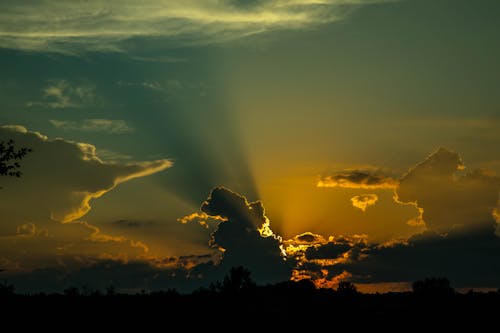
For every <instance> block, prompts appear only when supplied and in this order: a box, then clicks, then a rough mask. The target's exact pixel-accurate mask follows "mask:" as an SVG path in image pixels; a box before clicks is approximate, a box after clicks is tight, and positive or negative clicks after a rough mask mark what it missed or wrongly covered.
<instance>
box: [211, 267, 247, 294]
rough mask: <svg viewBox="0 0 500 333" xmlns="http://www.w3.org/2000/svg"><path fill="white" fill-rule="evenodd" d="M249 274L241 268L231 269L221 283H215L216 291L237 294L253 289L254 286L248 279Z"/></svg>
mask: <svg viewBox="0 0 500 333" xmlns="http://www.w3.org/2000/svg"><path fill="white" fill-rule="evenodd" d="M250 275H251V273H250V271H249V270H248V269H246V268H245V267H242V266H238V267H232V268H231V269H230V271H229V273H228V274H227V275H226V276H225V277H224V280H223V281H222V284H221V283H217V285H216V289H218V291H220V292H221V293H224V294H231V295H235V294H239V293H241V292H242V291H245V290H249V289H252V288H255V286H256V284H255V282H254V281H253V280H252V279H251V277H250Z"/></svg>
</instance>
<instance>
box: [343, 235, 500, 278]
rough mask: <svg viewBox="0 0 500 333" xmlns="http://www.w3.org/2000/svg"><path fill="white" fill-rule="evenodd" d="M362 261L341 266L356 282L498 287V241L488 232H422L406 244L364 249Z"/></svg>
mask: <svg viewBox="0 0 500 333" xmlns="http://www.w3.org/2000/svg"><path fill="white" fill-rule="evenodd" d="M365 254H366V256H365V257H364V258H363V259H362V260H358V261H351V262H349V263H345V264H341V265H339V266H338V268H337V269H341V270H342V269H345V270H347V271H349V272H350V273H351V274H352V275H353V277H355V279H356V280H357V281H359V282H399V281H410V282H411V281H415V280H417V279H422V278H425V277H430V276H444V277H447V278H448V279H450V281H452V282H453V283H454V285H455V286H456V287H472V286H475V287H481V286H484V287H498V283H499V281H500V261H499V260H498V258H500V239H499V238H498V237H496V236H495V235H494V234H493V233H492V232H491V229H483V230H475V231H463V230H453V231H452V232H450V233H449V234H448V235H440V234H437V233H434V232H431V231H429V232H426V233H424V234H419V235H416V236H414V237H412V238H410V239H409V240H408V241H407V242H400V243H395V244H392V245H390V246H373V247H371V248H370V249H366V251H365Z"/></svg>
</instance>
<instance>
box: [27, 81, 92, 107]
mask: <svg viewBox="0 0 500 333" xmlns="http://www.w3.org/2000/svg"><path fill="white" fill-rule="evenodd" d="M94 91H95V87H94V86H93V85H92V84H90V83H88V82H83V83H79V84H71V83H69V82H68V81H66V80H61V79H54V80H49V85H48V86H47V87H45V88H44V89H43V90H42V92H43V101H37V102H28V103H27V106H28V107H42V108H50V109H66V108H79V107H82V106H85V105H89V104H91V103H92V102H93V100H94Z"/></svg>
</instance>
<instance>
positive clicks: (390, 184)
mask: <svg viewBox="0 0 500 333" xmlns="http://www.w3.org/2000/svg"><path fill="white" fill-rule="evenodd" d="M316 186H317V187H341V188H352V189H368V190H376V189H393V188H395V187H397V186H398V181H397V180H395V179H393V178H391V177H387V176H383V175H380V174H377V173H375V172H372V171H367V170H344V171H340V172H337V173H335V174H333V175H328V176H324V177H321V178H320V179H319V180H318V182H317V184H316Z"/></svg>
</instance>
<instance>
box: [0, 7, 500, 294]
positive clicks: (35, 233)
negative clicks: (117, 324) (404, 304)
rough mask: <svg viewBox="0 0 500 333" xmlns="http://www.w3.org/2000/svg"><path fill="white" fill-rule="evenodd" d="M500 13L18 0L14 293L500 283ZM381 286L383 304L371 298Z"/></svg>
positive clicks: (13, 16) (3, 251) (1, 118)
mask: <svg viewBox="0 0 500 333" xmlns="http://www.w3.org/2000/svg"><path fill="white" fill-rule="evenodd" d="M499 14H500V3H498V1H495V0H478V1H467V0H440V1H435V0H290V1H285V0H204V1H202V0H186V1H180V2H179V1H168V0H164V1H162V0H147V1H141V2H140V3H137V2H136V1H129V0H125V1H124V0H121V1H114V0H113V1H98V0H96V1H92V0H89V1H77V0H69V1H64V2H61V1H52V0H44V1H22V2H14V1H3V2H2V3H0V71H1V73H2V75H1V76H0V141H7V140H9V139H13V140H14V141H15V144H16V146H17V147H19V148H20V147H29V148H31V149H32V152H30V153H29V154H28V155H27V156H26V157H25V158H24V159H23V160H22V161H21V169H20V170H21V171H22V173H23V175H22V176H21V177H20V178H15V177H5V176H2V177H0V186H1V187H2V188H1V189H0V202H1V205H0V269H1V271H0V279H6V280H8V281H11V282H12V283H14V284H15V285H16V286H17V289H18V290H19V291H22V292H38V291H55V290H61V289H63V288H65V287H68V286H80V287H81V286H87V287H90V288H101V289H103V288H105V287H106V286H108V285H111V284H113V285H115V286H116V288H117V289H118V290H121V291H125V292H134V291H137V290H143V289H144V290H159V289H167V288H176V289H178V290H180V291H183V292H189V291H192V290H194V289H196V288H199V287H200V286H207V285H208V284H209V283H210V282H213V281H215V280H217V279H219V280H220V279H221V278H222V277H223V276H224V275H225V274H226V273H227V272H228V270H229V269H230V268H231V267H233V266H241V265H242V266H245V267H247V268H249V269H250V271H251V272H252V277H253V278H254V279H255V280H256V281H257V283H259V284H266V283H275V282H279V281H285V280H290V279H291V280H300V279H305V278H307V279H312V280H313V281H314V283H315V284H316V286H318V287H322V288H334V287H335V286H336V285H337V284H338V282H339V281H341V280H350V281H353V282H354V283H356V284H357V285H358V286H359V287H360V288H361V289H362V290H367V291H376V290H383V291H386V290H404V289H405V288H409V286H411V282H413V281H415V280H417V279H422V278H425V277H430V276H445V277H447V278H449V279H450V281H451V282H452V285H454V286H456V287H463V288H468V287H470V288H498V287H500V261H499V260H498V258H500V239H499V238H498V237H499V235H500V231H499V228H498V222H499V221H500V203H499V190H500V178H499V176H498V175H500V154H499V153H500V151H499V149H498V147H500V131H499V129H500V97H499V96H500V63H499V62H498V59H500V40H499V39H498V31H500V17H499ZM363 288H364V289H363Z"/></svg>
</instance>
